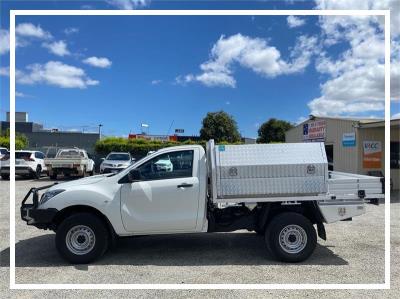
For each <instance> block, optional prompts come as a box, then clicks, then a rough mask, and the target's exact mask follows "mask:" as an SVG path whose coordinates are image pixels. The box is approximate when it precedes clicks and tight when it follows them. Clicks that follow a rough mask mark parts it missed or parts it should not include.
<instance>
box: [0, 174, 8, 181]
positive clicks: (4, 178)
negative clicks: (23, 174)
mask: <svg viewBox="0 0 400 299" xmlns="http://www.w3.org/2000/svg"><path fill="white" fill-rule="evenodd" d="M1 178H2V179H3V180H9V179H10V175H9V174H2V175H1Z"/></svg>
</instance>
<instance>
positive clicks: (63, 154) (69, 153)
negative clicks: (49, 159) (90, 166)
mask: <svg viewBox="0 0 400 299" xmlns="http://www.w3.org/2000/svg"><path fill="white" fill-rule="evenodd" d="M57 156H58V157H72V158H80V157H81V156H82V155H81V154H80V153H79V151H76V150H62V151H60V152H59V153H58V155H57Z"/></svg>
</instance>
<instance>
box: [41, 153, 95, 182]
mask: <svg viewBox="0 0 400 299" xmlns="http://www.w3.org/2000/svg"><path fill="white" fill-rule="evenodd" d="M45 164H46V167H47V169H48V173H49V176H50V178H51V179H52V180H55V179H57V176H58V175H60V174H63V175H64V176H67V177H68V176H71V175H75V176H81V177H85V176H86V175H93V174H94V167H95V165H94V161H93V160H92V159H90V158H89V156H88V154H87V152H86V151H85V150H83V149H79V148H66V149H60V150H58V152H57V154H56V156H55V158H46V159H45Z"/></svg>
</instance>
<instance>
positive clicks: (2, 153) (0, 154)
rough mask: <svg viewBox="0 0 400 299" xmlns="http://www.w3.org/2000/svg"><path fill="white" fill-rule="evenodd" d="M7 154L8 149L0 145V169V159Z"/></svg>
mask: <svg viewBox="0 0 400 299" xmlns="http://www.w3.org/2000/svg"><path fill="white" fill-rule="evenodd" d="M7 154H9V152H8V149H6V148H5V147H0V169H1V163H2V162H1V159H2V158H3V157H4V156H5V155H7Z"/></svg>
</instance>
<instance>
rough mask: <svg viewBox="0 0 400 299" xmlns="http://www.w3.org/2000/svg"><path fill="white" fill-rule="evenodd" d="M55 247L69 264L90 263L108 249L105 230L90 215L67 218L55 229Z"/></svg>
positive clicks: (98, 221)
mask: <svg viewBox="0 0 400 299" xmlns="http://www.w3.org/2000/svg"><path fill="white" fill-rule="evenodd" d="M56 247H57V250H58V252H59V253H60V255H61V256H62V257H63V258H64V259H66V260H67V261H68V262H70V263H73V264H87V263H90V262H92V261H94V260H96V259H98V258H100V257H101V256H102V255H103V254H104V253H105V252H106V250H107V248H108V231H107V228H106V227H105V225H104V223H103V221H102V220H101V219H99V218H98V217H97V216H95V215H93V214H90V213H78V214H75V215H72V216H69V217H68V218H66V219H65V220H64V221H63V222H61V224H60V225H59V227H58V229H57V232H56Z"/></svg>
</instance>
